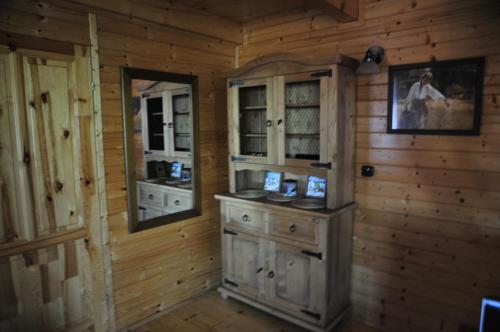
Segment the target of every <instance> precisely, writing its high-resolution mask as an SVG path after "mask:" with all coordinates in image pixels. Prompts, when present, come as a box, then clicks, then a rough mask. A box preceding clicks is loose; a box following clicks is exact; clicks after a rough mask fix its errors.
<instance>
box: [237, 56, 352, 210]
mask: <svg viewBox="0 0 500 332" xmlns="http://www.w3.org/2000/svg"><path fill="white" fill-rule="evenodd" d="M355 66H356V60H354V59H350V58H348V57H345V56H337V57H333V58H331V59H326V60H325V59H321V60H318V59H313V60H311V59H306V58H301V57H299V56H295V55H288V54H285V55H274V56H270V57H267V58H266V57H263V58H259V59H257V60H255V61H253V62H250V63H248V64H246V65H244V66H243V67H241V68H239V69H237V70H236V71H235V72H234V74H233V76H232V77H230V78H229V79H228V99H229V100H228V101H229V103H228V112H229V114H228V120H229V121H228V130H229V151H230V152H229V154H230V156H229V157H230V192H235V191H239V190H243V189H258V188H259V186H260V185H259V184H258V183H260V182H261V181H259V180H258V179H257V177H256V176H257V174H256V173H255V174H253V175H252V173H251V172H261V173H262V172H263V171H265V170H274V171H279V172H285V173H288V175H290V174H293V175H294V176H302V177H304V176H308V175H315V176H319V177H321V178H326V179H327V182H328V184H329V188H330V189H329V190H328V195H329V196H330V197H328V198H327V200H328V207H338V206H341V205H342V204H344V203H347V202H349V201H352V195H351V194H348V193H343V192H342V191H343V190H344V189H343V188H350V187H351V184H352V176H353V160H354V106H355V96H354V91H355V80H354V71H353V68H354V67H355ZM261 175H262V174H261ZM290 177H291V178H293V176H291V175H290ZM290 177H289V178H290ZM349 181H350V182H351V183H349ZM346 190H347V189H346Z"/></svg>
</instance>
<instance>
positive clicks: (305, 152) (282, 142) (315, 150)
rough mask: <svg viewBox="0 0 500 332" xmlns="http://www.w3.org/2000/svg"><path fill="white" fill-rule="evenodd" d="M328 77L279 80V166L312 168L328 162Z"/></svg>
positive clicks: (277, 94) (299, 76)
mask: <svg viewBox="0 0 500 332" xmlns="http://www.w3.org/2000/svg"><path fill="white" fill-rule="evenodd" d="M329 79H330V78H329V77H312V76H311V73H302V74H294V75H286V76H278V77H277V78H276V80H277V82H278V83H277V84H278V87H277V88H276V90H275V91H276V105H277V106H276V107H277V109H276V113H277V123H278V134H277V142H278V152H277V154H278V157H277V158H278V164H279V165H287V166H298V167H311V164H312V163H318V162H324V161H325V160H326V157H327V156H326V151H325V147H326V143H327V137H326V131H327V117H328V116H327V115H328V109H327V106H328V102H329V101H328V97H329V90H328V86H329Z"/></svg>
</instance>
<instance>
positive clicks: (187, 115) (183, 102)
mask: <svg viewBox="0 0 500 332" xmlns="http://www.w3.org/2000/svg"><path fill="white" fill-rule="evenodd" d="M191 109H192V106H191V97H190V93H189V91H176V92H173V93H172V103H171V117H172V118H171V119H170V122H169V124H168V127H169V130H170V135H169V136H170V140H171V150H172V155H173V156H175V157H185V158H187V157H189V155H190V153H191V125H190V124H191Z"/></svg>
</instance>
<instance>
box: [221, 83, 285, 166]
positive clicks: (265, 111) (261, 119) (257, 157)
mask: <svg viewBox="0 0 500 332" xmlns="http://www.w3.org/2000/svg"><path fill="white" fill-rule="evenodd" d="M229 85H230V87H229V91H228V112H229V114H228V118H229V121H228V123H229V151H230V153H231V160H232V161H235V162H239V161H240V162H249V163H260V164H273V163H274V162H275V159H274V158H275V156H274V152H275V130H274V128H275V126H276V124H275V123H274V91H273V78H272V77H269V78H262V79H251V80H241V81H230V82H229Z"/></svg>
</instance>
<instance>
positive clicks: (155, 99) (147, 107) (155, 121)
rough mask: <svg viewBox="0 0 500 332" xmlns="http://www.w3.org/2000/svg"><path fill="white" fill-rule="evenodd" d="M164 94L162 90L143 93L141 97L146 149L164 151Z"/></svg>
mask: <svg viewBox="0 0 500 332" xmlns="http://www.w3.org/2000/svg"><path fill="white" fill-rule="evenodd" d="M164 99H165V96H164V94H163V93H162V92H155V93H148V94H144V95H143V98H142V106H141V107H142V108H143V109H144V113H143V116H144V117H145V118H146V119H145V120H146V121H145V122H144V124H145V128H143V133H145V135H144V138H143V139H144V146H145V147H146V150H149V151H154V152H159V153H166V152H167V146H166V145H165V128H164V125H165V113H166V112H165V103H164Z"/></svg>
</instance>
